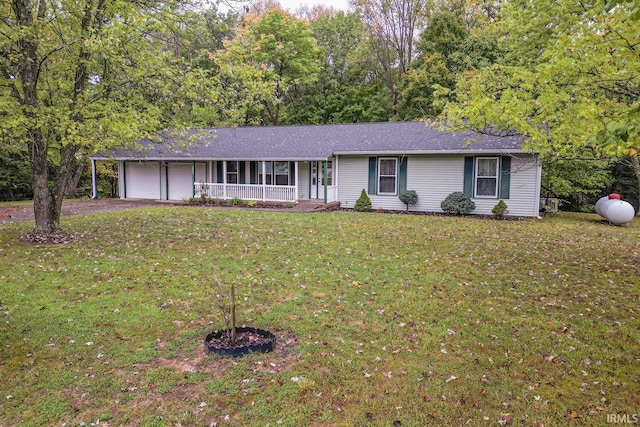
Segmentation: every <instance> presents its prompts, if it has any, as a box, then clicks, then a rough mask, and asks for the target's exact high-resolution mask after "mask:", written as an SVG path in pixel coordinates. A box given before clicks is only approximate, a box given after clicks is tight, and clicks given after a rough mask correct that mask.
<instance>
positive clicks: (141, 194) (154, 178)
mask: <svg viewBox="0 0 640 427" xmlns="http://www.w3.org/2000/svg"><path fill="white" fill-rule="evenodd" d="M125 167H126V170H125V173H126V186H127V189H126V194H127V198H129V199H153V200H157V199H160V198H161V196H160V164H159V163H158V162H141V163H134V162H127V163H126V164H125Z"/></svg>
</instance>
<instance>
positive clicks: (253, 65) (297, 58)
mask: <svg viewBox="0 0 640 427" xmlns="http://www.w3.org/2000/svg"><path fill="white" fill-rule="evenodd" d="M213 58H214V61H215V64H216V66H217V68H218V70H219V73H220V81H221V85H222V91H223V96H222V98H221V102H220V103H219V106H218V107H219V111H220V115H221V117H223V119H224V121H225V122H226V123H228V124H243V125H255V124H262V125H278V124H281V123H282V122H283V120H285V117H283V115H284V113H285V112H286V111H285V109H283V105H284V104H285V101H286V99H287V97H288V96H289V95H290V94H291V93H292V91H294V90H296V89H297V87H298V86H299V85H308V84H311V83H313V82H315V81H316V80H317V72H318V70H319V61H320V50H319V49H318V47H317V44H316V41H315V39H314V38H313V37H312V36H311V33H310V30H309V28H308V24H306V23H305V22H303V21H301V20H299V19H296V18H294V17H293V16H291V15H290V14H289V13H287V12H284V11H282V10H280V9H272V10H269V11H267V12H265V13H264V14H262V15H260V16H254V15H247V16H245V17H244V18H243V23H242V26H241V28H239V29H238V31H237V33H236V35H235V37H234V38H233V39H232V40H230V41H229V42H227V43H225V49H224V50H222V51H219V52H218V53H217V54H216V55H213Z"/></svg>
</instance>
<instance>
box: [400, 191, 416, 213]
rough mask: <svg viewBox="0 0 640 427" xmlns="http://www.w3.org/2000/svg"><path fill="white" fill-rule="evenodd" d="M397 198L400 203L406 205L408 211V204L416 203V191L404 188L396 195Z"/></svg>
mask: <svg viewBox="0 0 640 427" xmlns="http://www.w3.org/2000/svg"><path fill="white" fill-rule="evenodd" d="M398 198H399V199H400V201H401V202H402V203H404V204H405V205H407V212H408V211H409V205H415V204H416V203H418V193H416V191H415V190H404V191H403V192H401V193H400V195H398Z"/></svg>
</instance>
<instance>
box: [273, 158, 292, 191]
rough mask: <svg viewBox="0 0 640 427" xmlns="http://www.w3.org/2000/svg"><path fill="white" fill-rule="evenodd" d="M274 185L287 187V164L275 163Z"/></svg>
mask: <svg viewBox="0 0 640 427" xmlns="http://www.w3.org/2000/svg"><path fill="white" fill-rule="evenodd" d="M275 163H276V165H275V175H276V185H289V162H275Z"/></svg>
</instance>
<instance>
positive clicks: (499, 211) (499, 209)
mask: <svg viewBox="0 0 640 427" xmlns="http://www.w3.org/2000/svg"><path fill="white" fill-rule="evenodd" d="M491 212H493V214H494V215H495V216H496V218H498V219H502V218H504V215H505V214H506V213H508V212H509V209H507V204H506V203H505V202H504V200H500V201H499V202H498V203H497V204H496V205H495V206H494V207H493V209H491Z"/></svg>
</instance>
